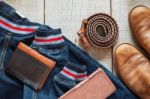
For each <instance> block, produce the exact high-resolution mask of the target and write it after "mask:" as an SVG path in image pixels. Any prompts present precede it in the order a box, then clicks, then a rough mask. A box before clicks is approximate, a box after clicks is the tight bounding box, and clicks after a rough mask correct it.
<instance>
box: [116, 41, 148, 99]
mask: <svg viewBox="0 0 150 99" xmlns="http://www.w3.org/2000/svg"><path fill="white" fill-rule="evenodd" d="M114 57H115V68H116V72H117V74H118V76H119V77H120V78H121V79H122V80H123V81H124V83H125V84H126V85H127V86H128V87H129V88H130V89H131V90H132V91H133V92H134V93H136V94H137V95H138V96H140V97H141V98H142V99H150V62H149V60H148V59H147V58H146V57H145V56H144V55H143V54H142V53H141V52H140V51H138V50H137V49H136V48H135V47H133V46H132V45H130V44H121V45H119V46H118V47H117V48H116V50H115V52H114Z"/></svg>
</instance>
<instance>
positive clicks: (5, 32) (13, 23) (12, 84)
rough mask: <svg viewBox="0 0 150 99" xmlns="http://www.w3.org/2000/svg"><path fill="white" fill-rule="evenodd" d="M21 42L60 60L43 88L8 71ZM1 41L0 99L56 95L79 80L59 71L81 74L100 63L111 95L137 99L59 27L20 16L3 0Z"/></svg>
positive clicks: (53, 98)
mask: <svg viewBox="0 0 150 99" xmlns="http://www.w3.org/2000/svg"><path fill="white" fill-rule="evenodd" d="M46 36H47V37H46ZM49 39H50V40H49ZM45 41H46V42H45ZM19 42H24V43H25V44H27V45H30V46H31V47H32V48H33V49H35V50H37V51H38V52H40V53H41V54H43V55H45V56H46V57H48V58H51V59H53V60H55V61H56V63H57V64H56V66H55V68H54V69H53V70H52V72H51V73H50V75H49V77H48V79H47V81H46V83H45V85H44V87H43V88H42V90H40V91H34V90H33V89H31V88H30V87H28V86H27V85H24V84H23V83H21V82H20V81H18V80H17V79H16V78H14V77H13V76H11V75H9V74H6V73H5V66H6V64H7V62H8V61H9V59H10V57H11V55H12V53H13V51H14V50H15V48H16V47H17V44H18V43H19ZM0 43H1V44H0V63H1V64H0V89H1V90H0V97H1V99H57V98H58V97H59V96H61V95H62V94H64V93H65V92H66V91H68V90H69V89H71V88H72V87H73V86H75V85H76V84H77V83H79V82H80V80H79V79H77V78H76V77H74V78H72V77H69V76H64V75H60V74H63V73H62V70H63V69H64V67H66V68H69V69H72V68H74V69H72V70H71V71H73V70H74V72H76V73H79V74H86V73H87V75H89V74H91V73H92V72H94V71H95V70H96V69H97V68H98V67H100V68H102V69H103V70H104V71H105V73H106V74H107V75H108V77H109V78H110V80H111V81H112V82H113V83H114V85H115V86H116V89H117V90H116V92H115V93H113V94H112V95H111V96H110V97H109V98H108V99H138V97H137V96H136V95H134V94H133V93H132V92H131V91H130V90H129V89H128V88H127V87H126V86H125V85H124V84H123V83H122V82H121V81H120V80H119V79H118V78H117V77H116V76H114V75H113V74H112V73H111V72H110V71H108V70H107V69H106V68H105V67H104V66H103V65H102V64H100V63H98V62H97V61H96V60H94V59H93V58H92V57H90V56H89V55H88V54H87V53H86V52H85V51H83V50H82V49H80V48H79V47H77V46H76V45H75V44H73V43H72V42H70V41H69V40H68V39H67V38H66V37H64V36H62V34H61V30H60V29H53V28H50V27H49V26H46V25H40V24H38V23H33V22H30V21H29V20H28V19H26V18H21V17H20V16H19V15H18V14H17V13H16V12H15V9H14V8H12V7H11V6H9V5H7V4H5V3H4V2H2V1H1V2H0ZM70 65H71V67H70ZM78 67H82V68H78Z"/></svg>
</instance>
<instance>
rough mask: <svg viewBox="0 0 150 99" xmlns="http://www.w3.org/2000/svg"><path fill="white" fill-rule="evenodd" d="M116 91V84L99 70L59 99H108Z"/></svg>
mask: <svg viewBox="0 0 150 99" xmlns="http://www.w3.org/2000/svg"><path fill="white" fill-rule="evenodd" d="M115 91H116V87H115V86H114V84H113V83H112V82H111V80H110V79H109V78H108V76H107V75H106V74H105V72H104V71H103V70H102V69H100V68H99V69H97V70H96V71H95V72H94V73H92V74H91V75H90V76H89V77H88V78H87V79H85V80H84V81H82V82H80V83H79V84H77V85H76V86H75V87H74V88H72V89H71V90H69V91H68V92H67V93H65V94H64V95H63V96H61V97H60V98H59V99H106V98H107V97H108V96H110V95H111V94H112V93H113V92H115Z"/></svg>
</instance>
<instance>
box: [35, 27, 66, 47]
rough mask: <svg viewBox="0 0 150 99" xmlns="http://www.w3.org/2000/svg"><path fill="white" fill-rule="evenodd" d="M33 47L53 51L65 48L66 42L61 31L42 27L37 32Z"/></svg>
mask: <svg viewBox="0 0 150 99" xmlns="http://www.w3.org/2000/svg"><path fill="white" fill-rule="evenodd" d="M33 45H34V46H38V47H39V46H40V47H42V48H51V49H55V48H61V47H63V46H64V45H65V42H64V38H63V35H62V33H61V29H52V28H50V27H48V26H46V25H43V26H41V27H40V28H39V29H38V30H37V31H36V35H35V39H34V40H33Z"/></svg>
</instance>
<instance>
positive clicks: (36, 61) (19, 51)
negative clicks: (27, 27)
mask: <svg viewBox="0 0 150 99" xmlns="http://www.w3.org/2000/svg"><path fill="white" fill-rule="evenodd" d="M54 66H55V61H53V60H51V59H48V58H46V57H45V56H43V55H41V54H40V53H38V52H37V51H35V50H33V49H32V48H30V47H28V46H27V45H25V44H23V43H21V42H20V43H19V44H18V46H17V48H16V50H15V52H14V53H13V55H12V57H11V59H10V61H9V62H8V64H7V67H6V72H7V73H9V74H11V75H13V76H15V77H16V78H18V79H19V80H21V81H22V82H23V83H24V84H26V85H28V86H30V87H32V88H33V89H35V90H40V89H41V88H42V87H43V85H44V83H45V81H46V79H47V78H48V75H49V74H50V72H51V70H52V69H53V68H54Z"/></svg>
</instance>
